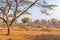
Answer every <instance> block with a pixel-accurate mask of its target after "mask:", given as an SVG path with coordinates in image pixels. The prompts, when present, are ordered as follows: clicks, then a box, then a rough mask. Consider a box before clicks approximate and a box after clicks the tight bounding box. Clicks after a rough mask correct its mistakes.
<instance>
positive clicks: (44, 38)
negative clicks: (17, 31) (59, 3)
mask: <svg viewBox="0 0 60 40" xmlns="http://www.w3.org/2000/svg"><path fill="white" fill-rule="evenodd" d="M25 37H26V38H27V39H31V40H60V35H37V36H25Z"/></svg>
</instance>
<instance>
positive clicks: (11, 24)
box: [10, 0, 38, 26]
mask: <svg viewBox="0 0 60 40" xmlns="http://www.w3.org/2000/svg"><path fill="white" fill-rule="evenodd" d="M37 1H38V0H36V1H35V2H33V3H32V4H31V5H30V6H29V7H28V8H26V9H25V10H24V11H22V12H21V13H20V15H18V16H17V17H15V18H14V19H12V21H11V24H10V26H11V25H12V24H13V23H14V21H15V20H16V19H17V18H19V17H20V16H21V15H23V14H24V13H25V12H26V11H27V10H28V9H29V8H31V7H32V6H33V5H34V4H35V3H36V2H37Z"/></svg>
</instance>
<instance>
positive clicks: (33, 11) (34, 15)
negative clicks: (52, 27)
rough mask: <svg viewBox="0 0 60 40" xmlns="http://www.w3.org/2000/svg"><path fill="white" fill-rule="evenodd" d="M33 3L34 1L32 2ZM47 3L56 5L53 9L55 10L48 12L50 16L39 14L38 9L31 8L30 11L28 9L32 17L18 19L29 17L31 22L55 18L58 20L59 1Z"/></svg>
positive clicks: (49, 0) (54, 0) (59, 13)
mask: <svg viewBox="0 0 60 40" xmlns="http://www.w3.org/2000/svg"><path fill="white" fill-rule="evenodd" d="M33 1H35V0H33ZM47 2H48V3H50V4H54V5H58V6H57V7H55V8H54V9H55V10H52V11H50V12H49V13H51V14H52V15H50V16H47V15H45V14H41V13H40V10H39V8H37V7H33V8H32V9H29V11H30V13H31V14H32V15H22V16H21V17H20V18H19V19H22V18H23V17H29V18H30V19H32V20H35V19H39V20H40V19H51V18H56V19H59V20H60V0H47Z"/></svg>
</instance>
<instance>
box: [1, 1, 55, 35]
mask: <svg viewBox="0 0 60 40" xmlns="http://www.w3.org/2000/svg"><path fill="white" fill-rule="evenodd" d="M0 4H2V5H1V6H0V13H1V16H0V19H2V20H3V21H4V22H5V23H6V25H7V27H8V35H9V34H10V27H12V25H13V23H14V22H15V21H16V20H17V19H18V18H19V17H20V16H22V15H23V14H27V13H28V9H29V8H31V7H33V6H37V7H39V8H42V9H43V10H42V11H41V12H42V13H45V14H47V9H49V10H50V9H53V8H52V7H54V6H55V5H51V4H47V2H46V1H44V0H43V2H41V1H40V0H35V1H34V2H32V1H29V0H1V2H0ZM11 13H12V16H11V18H12V19H11V21H10V22H9V18H10V17H9V15H11Z"/></svg>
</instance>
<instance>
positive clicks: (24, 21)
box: [21, 17, 30, 23]
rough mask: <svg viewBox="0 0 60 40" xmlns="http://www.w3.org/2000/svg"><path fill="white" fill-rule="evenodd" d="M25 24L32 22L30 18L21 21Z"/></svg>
mask: <svg viewBox="0 0 60 40" xmlns="http://www.w3.org/2000/svg"><path fill="white" fill-rule="evenodd" d="M21 21H22V22H23V23H28V22H29V21H30V19H29V18H28V17H25V18H23V19H22V20H21Z"/></svg>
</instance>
